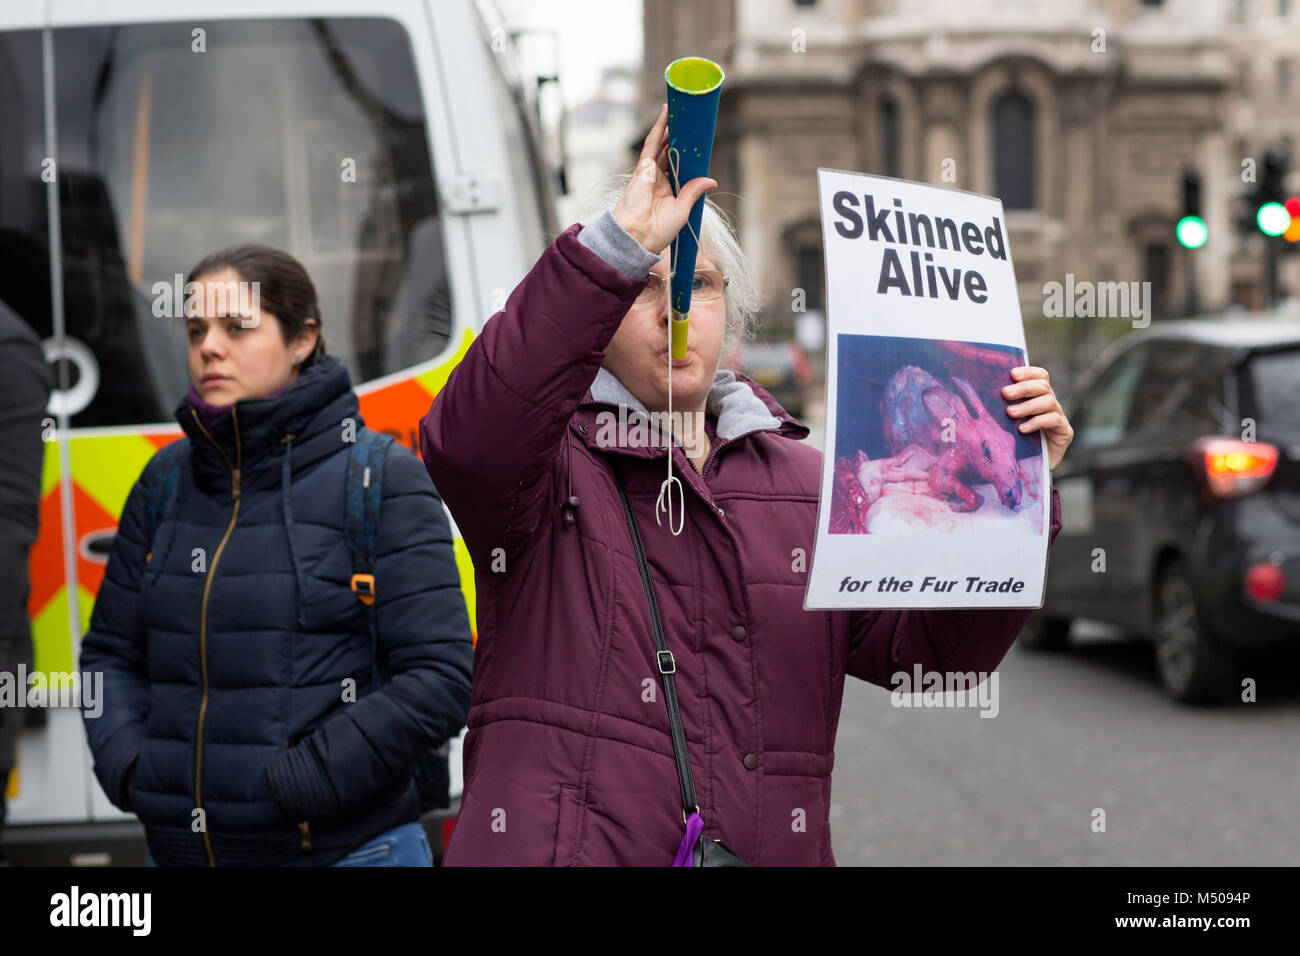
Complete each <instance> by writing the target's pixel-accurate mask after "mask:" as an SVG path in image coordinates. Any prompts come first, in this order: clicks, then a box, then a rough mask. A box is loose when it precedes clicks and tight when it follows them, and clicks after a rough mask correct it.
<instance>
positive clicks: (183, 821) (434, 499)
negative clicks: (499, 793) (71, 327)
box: [80, 356, 473, 866]
mask: <svg viewBox="0 0 1300 956" xmlns="http://www.w3.org/2000/svg"><path fill="white" fill-rule="evenodd" d="M357 409H358V406H357V398H356V395H355V394H354V393H353V392H352V388H351V382H350V381H349V379H348V373H347V369H346V368H345V367H344V366H343V364H342V363H341V362H339V361H338V360H337V359H336V358H333V357H331V356H326V357H323V358H322V359H320V360H319V361H317V362H316V363H314V364H313V365H312V366H310V367H309V368H307V369H306V370H305V371H303V373H302V374H301V375H300V376H299V377H298V379H297V380H296V381H295V382H294V383H293V384H292V385H291V386H290V387H289V389H288V390H287V391H286V392H284V394H282V395H281V396H279V397H278V398H272V399H259V400H252V401H241V402H239V403H237V404H236V405H235V406H234V408H233V410H232V411H231V413H229V414H226V415H224V416H222V417H221V418H220V419H218V420H217V422H216V423H215V424H214V425H213V427H212V428H211V430H209V429H207V428H206V427H205V426H204V425H203V424H202V422H201V420H200V419H199V417H198V415H197V413H196V412H195V411H194V410H193V409H192V408H191V406H190V405H189V403H188V402H182V403H181V405H180V407H179V408H178V409H177V412H176V414H177V418H178V419H179V420H180V423H181V426H182V427H183V428H184V429H185V432H186V434H187V435H188V438H187V439H181V441H188V443H189V455H188V461H189V465H190V467H182V468H181V474H180V480H179V483H178V485H177V491H176V497H175V498H174V499H173V500H174V504H173V505H172V506H171V507H170V508H169V509H166V511H164V512H163V513H160V514H157V515H156V517H155V518H154V519H152V520H151V517H150V510H151V507H152V506H153V503H155V502H157V501H158V500H159V499H160V497H161V496H160V495H159V493H158V490H157V483H158V482H160V481H162V480H163V479H164V477H165V475H164V474H163V472H164V471H165V470H166V469H164V468H162V467H160V462H159V459H158V457H155V458H154V459H153V460H152V461H151V462H150V464H149V465H147V466H146V467H145V470H144V472H143V474H142V475H141V476H140V479H139V481H137V482H136V485H135V487H134V488H133V489H132V491H131V494H130V497H129V498H128V499H127V502H126V507H125V509H124V511H123V514H122V519H121V523H120V527H119V530H118V535H117V538H116V540H115V542H114V544H113V551H112V555H111V557H110V558H109V562H108V568H107V571H106V573H105V576H104V581H103V584H102V586H101V588H100V591H99V597H98V600H97V601H96V602H95V609H94V614H93V616H92V618H91V622H90V631H89V633H87V635H86V636H85V639H84V640H83V642H82V650H81V662H80V666H81V668H82V670H83V671H92V672H93V671H101V672H103V674H104V690H103V713H102V715H101V716H99V717H97V718H93V719H92V718H90V717H89V716H87V717H86V719H85V721H84V723H85V727H86V733H87V736H88V738H89V741H90V749H91V751H92V752H93V754H94V758H95V774H96V776H97V777H98V778H99V782H100V783H101V784H102V785H103V787H104V790H105V792H106V793H107V794H108V796H109V798H110V799H111V800H112V801H113V802H114V803H115V804H116V805H117V806H119V807H121V808H123V809H126V810H134V812H135V813H136V815H137V816H138V817H139V818H140V820H141V822H142V823H143V824H144V826H145V830H146V834H147V839H148V843H149V849H150V851H151V852H152V854H153V856H154V858H155V859H156V860H157V861H158V862H159V863H160V864H162V865H198V866H204V865H286V864H287V865H307V866H310V865H328V864H330V863H333V862H336V861H337V860H338V859H340V858H341V857H343V856H344V855H346V854H347V853H348V852H350V851H351V850H354V849H356V848H357V847H358V846H360V845H361V844H362V843H364V842H366V841H367V840H369V839H371V838H372V837H374V836H376V835H378V834H379V833H381V832H383V831H385V830H387V829H390V828H392V827H394V826H397V825H398V824H401V823H408V822H412V821H415V820H417V819H418V818H419V801H418V796H417V791H416V788H415V784H414V782H413V780H412V769H413V764H414V762H415V757H416V755H417V754H418V753H420V752H421V751H423V750H424V749H426V748H428V747H430V746H437V745H438V744H439V743H440V742H442V741H444V740H446V739H447V738H449V737H453V736H455V735H456V734H457V733H458V732H459V731H460V728H461V727H462V725H463V724H464V722H465V716H466V713H467V710H468V707H469V694H470V662H471V658H472V653H473V650H472V645H471V638H470V629H469V618H468V615H467V613H466V608H465V600H464V597H463V595H462V594H461V590H460V581H459V578H458V575H457V571H456V566H455V560H454V557H453V552H452V545H451V533H450V527H449V525H448V522H447V517H446V513H445V512H444V510H443V507H442V501H441V499H440V498H439V497H438V494H437V492H436V491H435V490H434V487H433V485H432V483H431V482H430V481H429V477H428V474H427V472H426V471H425V469H424V466H423V465H422V464H421V463H420V461H419V459H417V458H416V457H415V455H413V454H412V453H411V452H410V451H408V450H407V449H406V448H404V447H402V446H401V445H398V444H396V443H394V444H393V445H392V447H391V448H390V449H389V452H388V458H387V460H386V463H385V475H384V483H383V499H382V501H383V503H382V506H381V507H382V510H381V513H380V514H381V527H380V529H379V533H378V538H377V541H376V545H375V564H374V570H375V592H376V604H375V607H376V609H377V621H378V631H379V639H380V644H381V647H382V657H383V659H384V660H385V661H386V663H387V666H386V674H387V680H386V681H385V682H384V683H383V684H382V686H381V687H379V688H378V689H376V688H374V687H372V686H371V685H372V678H371V674H372V667H371V661H372V654H371V640H370V636H369V630H368V628H367V624H366V619H365V615H364V613H363V608H362V606H361V604H360V603H359V602H358V600H357V599H356V597H355V596H354V595H353V593H352V591H351V590H350V587H349V582H350V579H351V575H352V557H351V552H350V551H349V550H348V547H347V543H346V540H345V538H344V533H343V507H344V505H343V501H344V489H345V481H346V464H347V459H348V453H349V450H350V448H351V444H350V438H351V436H352V435H353V434H355V432H354V431H353V430H354V429H355V430H359V429H360V428H361V427H362V422H361V418H360V415H359V414H358V410H357ZM155 521H156V523H157V527H156V529H154V530H153V531H152V533H151V526H152V525H153V524H154V523H155ZM349 687H351V688H354V689H355V693H351V694H349V692H348V690H349ZM349 697H351V698H352V699H351V700H348V699H347V698H349ZM132 773H134V784H133V787H132V786H131V781H132ZM199 810H202V811H203V812H202V813H198V812H197V811H199Z"/></svg>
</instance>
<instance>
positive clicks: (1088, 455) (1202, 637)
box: [1021, 318, 1300, 702]
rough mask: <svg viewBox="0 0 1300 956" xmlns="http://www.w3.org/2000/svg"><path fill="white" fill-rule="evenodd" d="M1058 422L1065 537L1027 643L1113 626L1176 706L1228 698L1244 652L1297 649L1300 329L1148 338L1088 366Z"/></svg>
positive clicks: (1059, 642) (1228, 324)
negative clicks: (1142, 642) (1131, 642)
mask: <svg viewBox="0 0 1300 956" xmlns="http://www.w3.org/2000/svg"><path fill="white" fill-rule="evenodd" d="M1067 415H1068V416H1069V418H1070V422H1071V424H1072V425H1073V426H1074V429H1075V437H1074V442H1073V444H1072V445H1071V446H1070V450H1069V452H1068V453H1067V454H1066V456H1065V458H1064V459H1063V460H1062V461H1061V463H1060V465H1058V466H1057V468H1056V470H1055V471H1054V472H1053V482H1054V484H1055V485H1056V487H1057V488H1058V489H1059V491H1060V493H1061V504H1062V521H1063V526H1062V529H1061V533H1060V535H1059V537H1058V538H1057V541H1056V544H1055V546H1054V547H1053V549H1052V553H1051V558H1050V573H1049V574H1048V580H1047V597H1046V600H1045V602H1044V606H1043V609H1042V610H1041V611H1039V612H1036V613H1035V614H1034V616H1033V617H1032V618H1031V620H1030V622H1029V624H1028V625H1027V626H1026V628H1025V630H1024V631H1023V632H1022V634H1021V642H1022V643H1024V644H1026V645H1029V646H1032V647H1040V648H1051V647H1058V648H1059V647H1062V646H1064V645H1065V644H1066V643H1067V641H1068V639H1069V630H1070V622H1071V620H1072V619H1073V618H1089V619H1093V620H1100V621H1105V622H1108V623H1111V624H1114V625H1118V626H1120V627H1121V628H1123V629H1124V630H1125V631H1127V632H1129V633H1131V634H1134V635H1139V636H1142V637H1144V638H1147V639H1149V640H1150V641H1151V642H1152V643H1153V644H1154V645H1155V651H1156V662H1157V667H1158V670H1159V673H1160V678H1161V680H1162V682H1163V683H1164V686H1165V688H1166V690H1167V691H1168V692H1169V694H1170V695H1171V696H1172V697H1174V698H1175V699H1177V700H1180V701H1186V702H1204V701H1211V700H1214V699H1218V698H1221V697H1223V696H1226V695H1228V694H1230V693H1232V692H1233V690H1234V689H1237V690H1239V689H1240V687H1241V685H1240V683H1239V679H1240V677H1241V676H1243V675H1242V673H1241V671H1240V664H1241V659H1242V656H1243V654H1244V653H1245V652H1248V651H1264V650H1271V649H1280V648H1288V647H1290V648H1293V647H1297V646H1300V323H1295V322H1289V323H1284V322H1281V321H1279V320H1277V319H1276V318H1273V319H1268V318H1234V319H1225V320H1218V321H1179V322H1164V323H1156V324H1154V325H1152V326H1151V328H1150V329H1148V330H1147V331H1145V332H1142V333H1140V334H1134V335H1130V336H1127V337H1126V338H1124V339H1123V340H1121V341H1120V342H1118V343H1116V345H1115V346H1114V347H1112V349H1110V350H1109V351H1108V352H1107V353H1106V354H1105V355H1103V356H1102V357H1101V358H1100V359H1099V360H1098V362H1097V364H1096V365H1095V366H1094V367H1093V368H1092V369H1091V370H1090V371H1089V373H1088V374H1086V375H1085V376H1084V377H1083V379H1082V380H1081V382H1080V383H1079V388H1078V389H1077V390H1076V391H1075V394H1074V396H1073V397H1072V400H1071V401H1069V402H1068V403H1067Z"/></svg>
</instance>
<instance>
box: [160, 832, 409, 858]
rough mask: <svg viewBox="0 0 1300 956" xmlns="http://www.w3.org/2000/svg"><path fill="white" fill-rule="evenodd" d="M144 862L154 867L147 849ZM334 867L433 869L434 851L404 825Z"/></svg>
mask: <svg viewBox="0 0 1300 956" xmlns="http://www.w3.org/2000/svg"><path fill="white" fill-rule="evenodd" d="M144 856H145V860H146V861H147V865H149V866H157V865H158V864H157V863H155V862H154V858H153V855H152V854H151V853H150V852H149V848H148V847H145V851H144ZM332 865H333V866H433V851H432V850H431V849H429V841H428V839H427V838H426V837H425V835H424V827H422V826H420V824H418V823H404V824H402V825H401V826H400V827H393V829H391V830H389V831H387V832H386V833H381V834H379V836H377V837H375V838H374V839H373V840H371V841H369V842H368V843H363V844H362V845H361V846H359V847H357V848H356V849H355V850H353V851H352V852H351V853H349V854H348V855H347V856H345V857H344V858H343V859H341V860H339V861H338V862H337V863H334V864H332Z"/></svg>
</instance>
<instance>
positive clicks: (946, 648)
mask: <svg viewBox="0 0 1300 956" xmlns="http://www.w3.org/2000/svg"><path fill="white" fill-rule="evenodd" d="M667 144H668V138H667V107H666V106H665V107H664V109H663V110H661V112H660V115H659V118H658V120H657V121H656V123H655V125H654V127H653V129H651V131H650V133H649V135H648V136H647V138H646V141H645V145H644V148H643V150H642V153H641V157H640V160H639V161H638V164H637V167H636V170H635V173H634V174H633V175H632V176H631V178H630V179H629V180H628V181H627V182H626V187H625V189H624V190H623V192H622V194H621V195H619V196H617V202H616V203H614V204H613V208H612V210H608V209H607V210H606V211H605V212H604V213H603V214H601V215H600V216H599V218H596V219H594V221H592V222H591V223H590V225H587V226H585V227H583V226H581V225H579V224H575V225H573V226H571V227H569V228H568V229H567V230H565V231H564V232H563V233H561V234H560V236H559V237H558V238H557V239H556V240H555V241H554V242H553V243H552V244H551V245H550V246H549V247H548V248H547V249H546V251H545V252H544V253H543V254H542V256H541V258H540V259H539V260H538V262H537V263H536V265H535V266H534V267H533V269H532V270H531V271H530V272H529V274H528V275H527V276H526V277H525V278H524V280H523V281H522V282H521V283H520V284H519V286H518V287H517V288H516V289H515V290H514V291H513V293H512V294H511V295H510V297H509V299H508V300H507V302H506V306H505V308H504V310H502V311H501V312H499V313H497V314H496V315H495V316H493V317H492V319H491V320H490V321H489V322H488V323H487V324H486V326H485V327H484V329H483V333H482V335H481V336H480V337H479V338H478V339H477V340H476V341H475V342H474V344H473V345H472V346H471V347H470V349H469V351H468V352H467V353H466V355H465V358H464V359H463V360H462V361H461V363H460V364H459V365H458V366H457V368H456V369H455V371H453V372H452V374H451V376H450V377H449V378H448V381H447V383H446V385H445V386H444V387H443V389H442V391H441V392H440V393H439V394H438V396H437V398H436V399H435V400H434V402H433V405H432V407H431V408H430V410H429V413H428V415H427V416H426V417H425V418H424V419H423V421H422V423H421V441H420V444H421V450H422V452H423V457H424V462H425V466H426V467H427V468H428V470H429V474H430V475H431V477H432V478H433V480H434V483H435V484H436V485H437V487H438V489H439V490H440V491H441V492H442V495H443V497H444V500H445V501H446V503H447V505H448V507H449V508H450V510H451V512H452V515H453V517H454V518H455V519H456V523H457V525H458V526H459V527H460V529H461V532H462V533H463V535H464V538H465V541H466V544H467V545H468V548H469V552H470V555H471V557H472V558H473V561H474V565H475V569H476V581H477V586H478V625H479V630H478V633H479V638H478V644H477V647H476V649H475V655H474V683H473V696H472V700H471V709H470V712H469V718H468V726H469V731H468V735H467V739H466V748H465V789H464V795H463V799H462V805H461V810H460V815H459V818H458V820H457V823H456V827H455V830H454V832H453V835H452V838H451V841H450V844H449V846H448V848H447V853H446V858H445V861H446V863H447V864H448V865H462V864H468V865H481V864H505V865H561V866H563V865H611V864H612V865H668V864H670V863H672V862H673V861H674V855H675V854H676V853H677V851H678V850H679V848H680V845H681V844H682V843H683V840H682V835H683V831H684V826H683V818H684V815H683V810H682V801H681V799H680V791H679V781H678V774H677V769H676V764H675V761H674V755H673V745H672V739H671V736H670V724H669V717H668V713H667V710H666V707H665V700H664V696H663V694H662V693H661V692H660V691H661V688H660V686H659V684H660V674H659V666H658V664H657V661H658V658H657V655H656V649H655V644H654V641H653V639H652V625H651V614H650V609H649V603H648V600H647V594H646V590H645V587H644V585H643V581H642V578H641V574H640V570H639V565H638V561H637V557H636V551H635V549H634V546H633V543H632V540H631V529H630V528H629V526H628V524H627V522H626V521H625V515H624V511H623V504H622V498H621V496H620V492H619V490H618V485H617V484H616V478H615V469H617V473H618V475H619V476H621V478H622V481H623V483H624V486H625V487H626V489H627V493H628V496H629V498H630V501H631V507H632V511H633V513H634V515H635V518H636V523H637V525H638V526H639V528H640V529H641V536H642V538H643V543H644V549H645V554H646V558H647V562H648V567H649V575H650V578H651V580H652V584H653V590H654V592H655V593H656V597H657V603H658V608H659V612H660V615H661V617H662V621H663V631H664V633H665V636H666V642H667V647H668V649H669V650H670V651H671V654H672V656H673V658H674V661H675V667H676V673H675V675H674V676H675V682H676V691H677V696H678V700H679V702H680V710H681V719H682V722H683V725H684V729H685V738H686V744H687V752H688V754H689V759H690V765H691V769H692V771H693V775H694V780H695V784H696V788H697V794H696V800H697V803H698V805H699V813H700V815H701V817H702V818H703V821H704V833H705V834H706V835H707V836H709V837H712V838H714V839H721V840H723V841H724V843H725V844H726V845H727V846H729V847H730V848H731V849H732V850H733V851H734V852H735V853H737V854H738V855H739V856H740V857H741V858H742V859H744V860H745V861H746V862H748V863H750V864H778V865H779V864H786V865H790V864H794V865H833V864H834V862H835V859H834V856H833V854H832V852H831V834H830V826H829V820H828V818H829V808H830V798H831V767H832V764H833V762H834V751H835V732H836V725H837V723H838V721H839V713H840V701H841V697H842V694H843V689H844V679H845V676H846V675H850V676H853V677H856V678H858V679H860V680H864V681H869V682H871V683H873V684H877V685H880V686H888V685H889V680H890V675H891V674H893V673H895V672H896V671H899V670H907V671H910V670H911V669H912V668H913V667H914V665H918V664H919V665H920V666H921V667H922V668H924V669H925V670H927V671H961V672H969V671H977V672H981V671H982V672H988V671H991V670H993V669H994V668H995V667H996V666H997V665H998V663H999V662H1000V661H1001V660H1002V657H1003V656H1004V655H1005V654H1006V652H1007V650H1008V649H1009V648H1010V646H1011V643H1012V642H1013V641H1014V640H1015V638H1016V635H1017V634H1018V633H1019V631H1020V629H1021V627H1022V626H1023V625H1024V623H1025V621H1026V619H1027V618H1028V616H1029V612H1028V611H1023V610H978V611H976V610H960V611H958V610H952V611H948V610H930V611H916V610H886V611H805V610H804V609H803V596H804V590H805V584H806V580H805V572H804V571H803V570H802V566H801V564H800V563H799V562H798V561H797V560H795V559H794V557H792V556H793V555H796V554H797V553H798V549H802V551H803V553H804V554H808V553H810V552H811V548H812V544H813V538H814V534H815V527H816V522H817V504H818V492H819V485H820V476H821V467H822V456H821V453H820V452H818V451H817V450H816V449H815V448H813V447H812V446H810V445H808V444H806V443H804V442H802V441H801V440H800V439H803V438H805V437H806V436H807V435H808V429H807V428H806V427H805V426H804V425H802V424H800V423H799V422H798V421H796V420H795V419H794V418H792V417H791V416H790V415H789V414H787V413H786V412H785V411H784V409H782V408H781V407H780V406H779V405H778V404H777V403H776V402H775V401H774V400H773V399H772V398H771V396H770V395H768V394H767V392H765V391H764V390H763V389H762V388H760V387H758V386H757V385H755V384H754V383H753V382H751V381H750V380H748V379H747V378H744V377H742V376H738V375H736V374H735V373H734V372H732V371H729V370H725V369H724V370H720V369H719V367H718V366H719V360H720V358H721V356H722V355H723V353H724V349H726V348H728V347H730V346H732V345H734V344H735V343H736V342H738V341H740V340H741V339H742V338H743V336H744V335H745V334H746V332H747V326H748V325H749V324H750V323H751V322H752V320H753V317H754V315H755V313H756V312H757V307H758V303H759V301H760V297H759V295H758V292H757V289H756V286H755V283H754V281H753V277H752V275H751V273H750V270H749V269H748V268H747V266H746V264H745V261H744V258H743V256H742V254H741V252H740V249H739V247H738V245H737V243H736V240H735V236H734V234H733V233H732V231H731V230H730V228H729V227H728V226H727V224H726V223H725V222H724V221H723V219H722V218H721V215H720V214H719V212H718V210H717V209H716V207H714V206H713V205H712V204H711V203H706V212H705V216H704V224H703V230H702V234H701V239H702V242H703V248H702V250H701V254H700V256H699V259H698V260H697V264H696V270H697V272H696V277H695V283H694V290H695V294H694V297H693V299H692V307H691V316H690V336H689V342H690V353H689V354H688V356H687V358H686V360H685V361H682V362H675V363H673V366H674V367H673V368H672V370H671V389H672V408H673V412H674V416H675V418H674V421H673V425H672V428H673V436H672V437H673V442H672V444H671V455H672V469H673V473H674V474H675V475H676V476H677V477H679V479H680V481H681V483H682V484H681V492H682V495H681V496H680V497H678V495H677V494H676V493H675V492H674V499H673V506H674V511H675V514H673V515H672V516H670V517H671V519H672V523H673V525H674V527H673V528H672V529H670V527H669V522H668V521H663V523H662V524H661V523H659V521H660V520H662V519H663V517H664V516H663V514H662V513H660V514H659V515H658V516H656V504H657V502H658V501H659V499H660V489H661V485H662V484H663V482H664V480H665V478H666V477H667V476H668V473H669V463H668V462H667V461H665V455H666V454H668V453H669V452H668V451H667V450H666V447H665V446H666V445H668V444H669V443H668V441H667V436H664V438H663V440H649V441H647V440H645V439H644V437H637V429H635V428H633V427H631V426H632V425H633V424H634V423H635V422H638V421H639V422H644V421H645V419H644V418H642V417H641V416H643V415H646V414H648V413H659V412H665V411H667V410H668V407H669V375H670V371H669V360H668V353H667V349H668V334H667V323H668V295H667V293H666V291H665V289H664V284H665V280H666V278H667V275H668V270H669V267H670V261H669V255H670V253H669V246H670V243H671V241H672V239H673V238H674V237H675V236H676V235H677V233H678V231H679V230H680V229H681V228H682V227H683V225H684V224H685V222H686V217H687V214H688V212H689V210H690V208H691V206H692V205H693V204H694V202H695V201H696V200H697V199H698V198H699V197H700V196H701V195H703V194H704V193H705V192H706V191H708V190H711V189H715V188H717V183H716V182H715V181H714V180H712V179H708V178H705V177H701V178H697V179H694V180H692V181H690V182H688V183H686V184H685V185H684V186H683V187H682V188H681V190H680V195H678V196H677V197H674V196H673V193H672V189H671V186H670V182H669V179H668V157H667ZM1012 376H1013V378H1014V382H1013V383H1008V386H1007V388H1006V389H1005V397H1006V398H1007V399H1008V400H1015V401H1016V404H1013V405H1009V407H1008V411H1009V413H1010V414H1011V415H1012V416H1013V417H1017V418H1020V419H1022V420H1024V421H1026V422H1027V423H1028V425H1027V427H1026V428H1025V429H1024V431H1026V432H1030V433H1032V432H1034V431H1038V430H1042V431H1044V432H1045V434H1046V436H1047V443H1048V448H1049V451H1050V461H1051V464H1052V466H1055V465H1056V464H1057V463H1058V462H1059V461H1060V460H1061V457H1062V455H1063V454H1064V452H1065V449H1066V447H1067V446H1068V445H1069V443H1070V440H1071V438H1072V436H1073V431H1072V429H1071V428H1070V425H1069V423H1068V422H1067V421H1066V419H1065V416H1064V414H1063V413H1062V411H1061V408H1060V404H1059V402H1058V401H1057V399H1056V396H1055V395H1054V394H1053V392H1052V389H1051V386H1050V384H1049V381H1048V375H1047V372H1046V371H1044V370H1043V369H1041V368H1036V367H1027V368H1021V369H1017V370H1014V371H1013V373H1012ZM679 412H680V413H685V414H682V415H677V413H679ZM657 420H659V421H663V419H662V418H659V419H657ZM620 422H621V423H622V426H626V427H621V426H620V424H619V423H620ZM646 431H647V430H645V429H642V434H643V435H644V433H645V432H646ZM649 432H650V434H653V430H649ZM683 508H684V513H683V512H682V509H683ZM1051 511H1052V522H1051V528H1050V535H1051V538H1052V539H1054V538H1055V536H1056V533H1057V531H1058V530H1059V528H1060V502H1059V498H1058V497H1057V495H1056V492H1055V491H1053V493H1052V509H1051ZM657 517H658V519H659V520H657ZM679 522H680V531H681V533H680V534H674V533H673V531H674V530H677V528H678V523H679Z"/></svg>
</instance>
